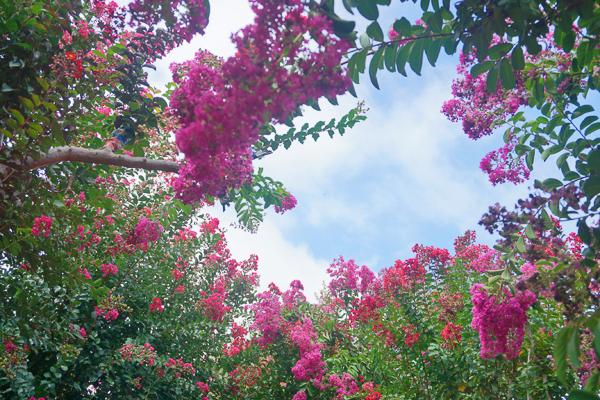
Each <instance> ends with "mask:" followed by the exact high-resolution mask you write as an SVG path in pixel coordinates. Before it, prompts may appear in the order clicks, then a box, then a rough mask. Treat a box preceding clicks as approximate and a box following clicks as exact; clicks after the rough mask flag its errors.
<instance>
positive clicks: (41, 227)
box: [31, 215, 52, 237]
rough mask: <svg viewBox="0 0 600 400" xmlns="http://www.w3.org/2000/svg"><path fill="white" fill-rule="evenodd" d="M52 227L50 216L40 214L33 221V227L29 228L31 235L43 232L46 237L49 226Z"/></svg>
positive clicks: (48, 233)
mask: <svg viewBox="0 0 600 400" xmlns="http://www.w3.org/2000/svg"><path fill="white" fill-rule="evenodd" d="M51 227H52V218H50V217H47V216H45V215H42V216H41V217H39V218H36V219H35V221H34V222H33V227H32V228H31V234H32V235H33V236H39V235H40V233H42V232H43V234H44V237H48V236H49V235H50V228H51Z"/></svg>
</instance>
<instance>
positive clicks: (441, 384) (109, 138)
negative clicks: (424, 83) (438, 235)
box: [0, 0, 600, 400]
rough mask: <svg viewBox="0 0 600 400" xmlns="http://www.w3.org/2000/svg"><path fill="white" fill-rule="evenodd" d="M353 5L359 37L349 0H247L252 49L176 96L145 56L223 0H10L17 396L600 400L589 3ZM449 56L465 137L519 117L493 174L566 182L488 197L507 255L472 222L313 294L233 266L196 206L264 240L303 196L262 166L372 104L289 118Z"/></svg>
mask: <svg viewBox="0 0 600 400" xmlns="http://www.w3.org/2000/svg"><path fill="white" fill-rule="evenodd" d="M413 3H417V2H416V0H413ZM342 4H343V6H344V7H345V8H346V10H347V11H349V12H350V13H351V14H352V13H353V12H354V11H358V14H360V15H361V16H362V17H364V18H366V19H367V20H369V21H371V22H369V25H368V27H367V29H366V32H365V33H363V34H362V35H360V36H359V35H358V33H357V32H355V31H354V27H355V23H354V21H344V20H342V19H341V18H340V17H338V16H337V15H336V13H335V11H334V1H333V0H328V1H322V2H320V3H317V2H315V1H308V2H302V1H300V0H285V1H271V0H252V1H251V6H252V9H253V11H254V12H255V14H256V19H255V21H254V23H253V24H251V25H249V26H248V27H246V28H245V29H243V30H242V31H241V32H240V34H239V35H237V36H234V38H233V40H234V43H235V45H236V47H237V54H236V55H235V56H233V57H230V58H229V59H227V60H222V59H219V58H218V57H216V56H214V55H212V54H210V53H207V52H205V51H199V52H198V53H197V54H196V56H195V58H194V59H192V60H190V61H188V62H185V63H182V64H174V65H172V66H171V70H172V72H173V79H174V82H173V83H171V84H169V85H168V87H167V91H166V92H165V93H163V94H161V93H160V92H159V91H158V90H156V89H153V88H150V87H149V84H148V83H147V74H146V72H145V70H144V69H145V68H154V67H153V65H152V63H153V62H154V61H156V60H157V59H159V58H162V57H164V56H165V55H166V54H167V53H168V51H169V50H171V48H172V46H173V45H178V44H181V43H183V42H184V41H189V40H190V39H191V38H192V37H193V35H194V34H196V33H203V29H204V27H205V26H206V24H207V23H208V18H209V14H210V5H209V3H208V1H207V0H204V1H200V0H177V1H171V2H159V1H155V0H146V1H141V0H136V1H135V2H134V3H133V4H131V5H130V6H129V9H128V10H125V9H121V8H119V7H118V6H117V5H116V4H114V3H105V2H104V1H102V0H93V1H91V2H83V1H78V0H61V1H53V2H51V1H48V0H36V1H33V2H31V1H17V2H14V1H6V0H0V15H1V16H2V19H1V20H0V34H1V36H0V49H1V51H2V53H1V55H0V67H2V68H0V77H1V82H2V86H1V88H0V105H1V106H2V113H1V115H0V175H1V176H2V181H1V184H0V194H1V195H2V199H1V200H0V201H1V202H2V203H1V204H2V207H0V216H1V221H0V232H2V240H1V242H2V243H1V246H2V250H1V252H0V263H1V268H2V274H1V275H0V282H1V283H0V300H1V302H2V303H1V304H2V306H1V308H0V335H1V336H2V340H3V344H4V350H3V352H2V353H1V356H0V392H1V393H2V396H3V398H15V399H16V398H26V399H31V398H33V399H34V400H35V397H40V396H43V397H46V398H81V397H86V396H89V397H96V398H107V397H116V398H142V397H143V398H161V399H162V398H192V397H198V396H202V397H203V398H204V399H206V398H209V399H210V398H229V397H231V398H239V397H242V398H265V397H268V398H294V399H295V400H301V399H307V398H311V399H313V398H314V399H316V398H332V397H334V398H338V399H342V398H361V399H362V398H365V399H367V400H375V399H380V398H429V399H433V398H457V399H458V398H477V399H479V398H488V399H497V398H506V397H511V398H544V397H546V398H553V397H565V396H569V398H571V397H572V398H598V397H597V394H598V393H599V392H598V391H599V387H598V386H599V382H600V373H599V372H598V361H597V360H598V358H597V357H598V356H600V330H599V329H600V328H599V327H600V314H598V311H597V307H598V290H599V288H598V280H599V279H600V272H599V271H600V269H599V268H598V257H597V253H598V252H599V251H600V228H598V227H597V225H598V218H597V214H598V212H597V211H598V208H599V207H600V200H598V199H599V197H598V195H599V194H600V184H599V183H598V179H600V178H599V177H598V171H600V164H599V163H600V161H599V160H600V150H599V148H598V145H599V144H600V142H599V139H598V138H596V137H595V133H596V132H597V131H598V129H599V128H600V122H597V120H598V117H597V116H595V115H592V113H593V112H594V111H595V110H594V108H593V107H592V106H591V105H590V104H585V102H586V96H587V95H588V94H589V93H590V90H591V91H595V90H597V89H598V75H599V73H598V71H599V68H600V67H599V66H598V65H597V64H598V61H597V59H598V52H599V50H598V45H599V44H600V43H599V39H598V33H599V32H598V30H599V29H600V24H599V23H598V15H599V12H598V10H600V8H599V7H598V4H597V2H595V1H579V2H572V1H566V0H536V1H516V0H515V1H512V0H510V1H501V2H481V1H475V0H465V1H462V2H459V3H457V4H456V5H455V6H453V7H451V5H450V1H449V0H444V1H443V2H442V4H440V2H439V1H438V0H422V1H421V2H420V6H421V9H422V11H423V16H422V18H421V19H419V20H417V21H416V22H415V23H414V24H412V23H410V22H409V21H408V20H407V19H406V18H405V17H402V16H401V18H399V19H397V20H396V21H395V22H394V23H393V25H392V26H391V27H390V28H389V29H387V30H385V31H384V29H383V28H382V27H381V25H380V24H379V22H378V19H379V16H380V14H379V7H380V6H389V5H390V4H391V2H390V1H389V0H357V1H354V0H343V1H342ZM163 23H164V27H165V29H160V28H157V27H156V26H157V25H159V24H163ZM127 25H130V26H132V27H135V28H136V30H135V31H132V30H128V28H127V27H126V26H127ZM386 35H387V39H389V40H386ZM461 45H462V46H461ZM442 47H443V48H444V51H445V52H446V53H447V54H449V55H452V54H455V53H457V52H460V61H459V67H458V72H459V74H460V75H461V77H460V78H459V79H458V80H457V81H455V82H454V84H453V94H454V96H455V98H454V99H452V100H450V101H449V102H448V103H446V105H445V106H444V109H443V112H444V113H445V114H446V115H447V116H448V117H449V118H450V119H452V120H454V121H461V122H462V124H463V130H464V131H465V133H466V134H467V135H468V136H469V137H470V138H471V139H475V140H476V139H479V138H481V137H482V136H485V135H490V134H492V133H493V132H494V129H496V128H500V127H505V128H506V130H505V133H504V141H505V143H506V144H505V145H504V146H503V147H502V148H501V149H498V150H495V151H492V152H490V153H489V154H488V155H487V156H486V157H485V158H484V159H483V160H482V163H481V169H482V170H483V171H484V172H486V173H488V174H489V175H490V180H491V181H492V182H493V183H494V184H499V183H503V182H505V181H511V182H513V183H520V182H523V181H524V180H526V179H528V177H529V172H530V171H531V170H532V169H533V167H534V161H535V159H536V153H537V154H538V155H539V156H538V159H540V158H541V159H542V161H546V160H548V159H549V158H550V157H551V156H552V157H553V158H552V159H553V160H554V159H556V163H557V166H558V168H559V169H560V171H561V173H562V177H561V178H560V179H558V178H556V177H550V178H548V179H545V180H543V181H536V182H535V184H534V186H535V189H534V192H532V193H531V195H530V197H529V198H528V199H526V200H520V201H519V204H518V205H517V208H516V210H515V211H508V210H507V209H506V208H505V207H502V206H500V205H495V206H492V207H490V210H489V212H488V213H487V214H486V215H484V216H483V218H482V220H481V224H482V225H484V226H485V227H486V228H487V229H488V230H489V231H490V232H493V231H497V232H499V234H500V235H501V237H502V240H501V241H500V242H499V244H498V245H497V246H496V247H495V249H489V248H487V247H486V246H481V245H476V244H475V243H474V236H473V235H472V233H469V232H468V233H467V234H466V235H465V236H463V237H461V238H459V239H458V240H457V242H456V243H455V254H454V256H450V253H449V252H448V251H447V250H444V249H435V248H431V247H424V246H418V245H417V246H415V248H414V252H415V257H414V258H412V259H409V260H405V261H401V260H398V261H397V262H396V263H395V265H393V266H391V267H389V268H386V269H384V270H383V271H382V272H381V273H380V274H379V276H376V275H375V274H374V273H373V272H371V271H370V270H369V269H368V268H367V267H365V266H363V267H361V268H359V267H358V266H357V265H356V264H355V263H354V261H352V260H350V261H345V260H344V259H343V258H341V257H340V259H339V260H336V261H334V263H333V264H332V265H331V268H330V270H329V273H330V275H331V278H332V279H331V282H330V283H329V285H328V288H327V289H325V290H324V292H323V293H322V296H321V299H320V302H319V304H310V303H308V302H307V301H306V298H305V296H304V294H303V293H302V290H303V286H302V284H301V283H300V282H299V281H293V282H292V284H291V286H290V289H289V290H287V291H285V292H284V293H281V292H280V291H279V289H278V288H277V287H275V286H274V285H272V286H270V288H269V290H268V291H267V292H264V293H261V294H258V295H256V294H255V290H256V286H257V285H258V275H257V274H256V272H255V270H256V267H257V259H256V257H251V258H250V259H249V260H247V261H244V262H241V263H240V262H237V261H235V260H233V259H232V258H231V255H230V254H229V252H228V250H227V249H226V242H225V238H224V233H223V231H222V230H220V229H219V227H218V220H216V219H212V218H210V217H209V216H208V215H204V214H201V211H200V210H201V207H202V206H203V205H206V204H214V203H215V202H216V200H217V199H218V200H219V201H220V202H221V203H222V204H223V207H226V206H227V205H228V204H229V203H232V204H234V208H235V210H236V212H237V214H238V217H239V219H240V222H241V223H242V224H244V226H245V227H246V228H247V229H249V230H254V229H256V226H257V224H258V222H259V221H261V220H262V217H263V215H262V212H263V211H264V209H265V208H267V207H270V206H271V205H273V206H274V208H275V210H276V211H277V212H283V211H285V210H289V209H291V208H293V206H294V205H295V202H296V200H295V198H294V197H293V196H292V195H291V194H290V193H288V192H287V191H286V190H285V189H284V187H283V184H282V183H281V182H276V181H274V180H273V179H271V178H269V177H266V176H264V175H263V171H262V169H259V170H258V171H254V170H253V168H252V160H253V159H255V158H260V157H263V156H265V155H268V154H270V152H272V151H277V150H278V149H281V148H285V149H287V148H289V147H290V146H291V144H292V143H293V142H294V141H298V142H300V143H303V142H304V141H305V140H306V139H307V138H308V137H309V136H310V137H312V138H313V139H314V140H317V139H318V138H319V136H320V135H322V134H323V133H324V132H327V133H328V134H329V136H333V135H334V134H335V133H336V132H338V133H340V135H343V134H344V133H345V132H346V130H347V129H349V128H352V127H353V126H354V125H355V124H356V123H358V122H360V121H362V120H364V119H365V117H364V116H363V115H362V114H363V113H364V111H365V110H364V106H363V104H359V106H358V107H357V108H356V109H353V110H351V111H350V112H349V113H348V114H347V115H346V116H344V117H343V118H342V119H341V120H340V121H339V122H336V121H335V120H331V121H330V122H329V123H326V122H324V121H323V122H318V123H317V124H315V125H314V126H312V127H310V126H309V125H304V126H302V127H301V128H296V127H294V124H293V122H294V118H295V117H297V116H300V115H301V114H302V107H304V106H311V107H313V108H316V109H319V105H318V101H319V99H320V98H321V97H326V98H327V99H328V100H329V101H330V102H331V103H333V104H336V96H337V95H341V94H343V93H345V92H346V91H348V92H350V93H354V89H353V87H352V85H353V83H354V84H358V83H359V80H360V75H361V74H364V73H366V72H367V71H368V74H369V78H370V81H371V83H372V84H373V85H374V86H375V87H377V88H379V83H378V80H377V74H378V73H379V71H380V70H382V69H387V70H388V71H390V72H395V71H398V72H399V73H400V74H402V75H404V76H406V75H407V68H406V64H408V66H409V67H410V69H411V70H412V71H413V72H415V73H416V74H417V75H420V74H421V70H422V67H423V59H424V58H425V57H426V58H427V60H428V62H429V63H430V64H431V65H435V64H436V62H437V60H438V57H439V54H440V52H441V49H442ZM367 61H368V62H367ZM346 68H347V69H346ZM525 106H528V107H529V108H531V109H533V110H529V111H528V112H525V111H524V110H523V108H524V107H525ZM535 110H537V112H539V114H541V115H539V116H537V118H535V119H533V120H528V119H527V118H529V115H530V114H532V113H535V112H536V111H535ZM278 124H287V125H288V126H289V130H288V131H287V132H285V133H284V132H283V130H281V128H279V127H278V126H277V125H278ZM173 138H174V140H175V142H173ZM90 149H96V150H97V151H96V150H92V153H93V155H94V158H90V157H91V156H90V154H91V153H90V152H86V151H87V150H90ZM79 150H85V151H83V152H82V151H79ZM115 152H116V154H113V153H115ZM180 152H181V153H182V155H183V156H184V157H183V158H182V157H181V156H180V155H179V153H180ZM75 153H77V154H79V155H78V156H77V157H75V156H74V155H73V154H75ZM57 154H62V155H60V156H56V155H57ZM81 154H83V155H81ZM122 154H124V155H122ZM53 157H58V158H53ZM53 160H54V161H53ZM92 160H93V161H92ZM133 162H136V163H139V162H141V163H142V165H143V166H142V169H145V172H139V170H137V169H135V168H134V167H133V165H136V166H139V164H133ZM167 171H170V172H171V173H172V172H173V171H177V173H178V176H175V175H172V174H171V173H169V172H167ZM552 215H553V216H552ZM572 220H575V221H577V226H578V233H577V234H570V235H565V234H564V233H563V231H562V227H561V225H560V222H562V221H572ZM198 226H199V228H197V227H198ZM584 247H585V248H584ZM471 304H472V305H471ZM569 366H571V367H572V368H569ZM554 372H555V373H554Z"/></svg>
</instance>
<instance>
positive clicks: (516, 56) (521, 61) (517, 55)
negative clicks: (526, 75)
mask: <svg viewBox="0 0 600 400" xmlns="http://www.w3.org/2000/svg"><path fill="white" fill-rule="evenodd" d="M510 62H511V64H512V67H513V69H514V70H515V71H521V70H522V69H523V68H525V58H524V57H523V49H522V48H521V46H520V45H518V44H517V45H516V46H515V48H514V49H513V51H512V54H511V55H510Z"/></svg>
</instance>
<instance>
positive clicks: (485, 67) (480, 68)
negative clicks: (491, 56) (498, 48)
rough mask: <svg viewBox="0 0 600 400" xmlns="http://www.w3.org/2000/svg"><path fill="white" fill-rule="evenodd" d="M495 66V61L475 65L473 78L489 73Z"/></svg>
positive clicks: (472, 73) (472, 72)
mask: <svg viewBox="0 0 600 400" xmlns="http://www.w3.org/2000/svg"><path fill="white" fill-rule="evenodd" d="M495 64H496V63H494V62H493V61H484V62H482V63H479V64H475V65H473V68H471V76H473V78H476V77H478V76H479V75H481V74H483V73H484V72H488V71H489V70H490V69H491V68H492V67H493V66H494V65H495Z"/></svg>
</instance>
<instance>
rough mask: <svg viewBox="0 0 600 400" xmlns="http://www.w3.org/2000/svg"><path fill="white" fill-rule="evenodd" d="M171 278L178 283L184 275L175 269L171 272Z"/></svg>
mask: <svg viewBox="0 0 600 400" xmlns="http://www.w3.org/2000/svg"><path fill="white" fill-rule="evenodd" d="M171 276H172V277H173V279H175V280H176V281H177V280H179V279H181V278H183V274H182V273H181V272H180V271H179V270H177V269H174V270H173V271H171Z"/></svg>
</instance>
